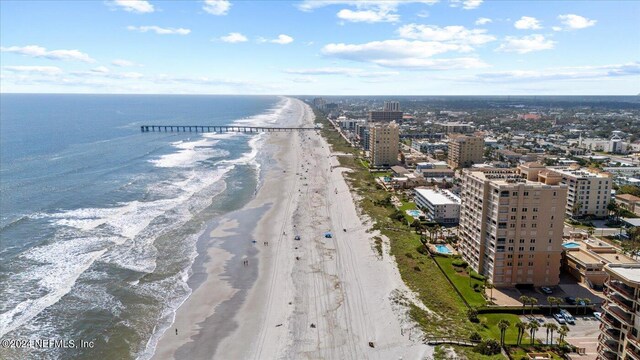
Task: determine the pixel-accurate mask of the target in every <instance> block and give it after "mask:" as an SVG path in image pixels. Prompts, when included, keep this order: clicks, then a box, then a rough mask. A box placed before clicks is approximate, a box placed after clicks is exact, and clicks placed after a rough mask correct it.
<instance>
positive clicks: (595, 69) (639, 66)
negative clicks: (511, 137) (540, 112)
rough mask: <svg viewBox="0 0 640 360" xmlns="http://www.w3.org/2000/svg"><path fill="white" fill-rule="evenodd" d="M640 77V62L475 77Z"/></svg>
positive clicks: (494, 79)
mask: <svg viewBox="0 0 640 360" xmlns="http://www.w3.org/2000/svg"><path fill="white" fill-rule="evenodd" d="M622 76H638V77H640V62H638V61H636V62H631V63H627V64H610V65H601V66H576V67H565V68H552V69H541V70H513V71H500V72H491V73H482V74H478V75H475V76H474V79H475V80H477V81H481V82H507V83H510V82H515V81H528V82H534V81H552V80H596V79H603V78H611V77H622Z"/></svg>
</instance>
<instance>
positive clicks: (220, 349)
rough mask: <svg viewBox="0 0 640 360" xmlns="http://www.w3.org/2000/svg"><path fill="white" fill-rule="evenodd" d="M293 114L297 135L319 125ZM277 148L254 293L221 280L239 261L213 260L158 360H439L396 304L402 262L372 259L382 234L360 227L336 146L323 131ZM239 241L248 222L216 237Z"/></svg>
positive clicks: (215, 252)
mask: <svg viewBox="0 0 640 360" xmlns="http://www.w3.org/2000/svg"><path fill="white" fill-rule="evenodd" d="M292 108H293V110H294V112H295V113H297V116H295V117H294V121H295V125H304V126H312V125H313V122H314V115H313V112H312V110H311V109H310V108H309V107H308V106H307V105H306V104H304V103H303V102H301V101H299V100H293V104H292ZM288 125H289V124H288ZM268 146H269V147H270V148H271V149H272V151H274V158H275V159H276V160H277V166H276V165H274V166H273V167H272V168H270V169H266V175H265V178H264V182H263V185H262V187H261V188H260V190H259V191H258V193H257V194H256V197H255V199H253V200H252V201H251V202H250V203H249V204H248V205H247V208H259V207H264V206H265V205H268V206H269V209H268V210H267V211H266V212H265V213H264V216H262V217H261V218H260V220H259V221H258V223H257V226H256V227H255V230H254V231H253V234H252V237H253V239H255V244H254V245H253V246H255V247H256V248H257V250H258V251H257V255H255V258H251V260H250V261H251V263H250V264H249V265H250V267H251V268H253V267H255V270H256V272H257V275H256V279H255V282H253V283H252V285H251V286H250V287H249V288H247V289H240V288H234V287H233V286H230V285H229V281H228V279H225V278H223V277H221V276H220V274H221V273H222V271H223V269H224V268H228V267H229V266H231V265H234V264H229V262H230V261H232V260H231V259H235V257H233V256H232V255H230V254H228V253H225V251H222V250H220V249H217V248H215V247H212V248H211V249H208V252H209V256H210V257H211V260H210V261H209V262H208V263H207V264H206V269H207V270H206V271H207V277H206V280H205V281H204V282H203V283H202V284H201V285H200V286H199V287H198V288H197V289H195V290H194V292H193V294H192V295H191V297H189V298H188V299H187V300H186V301H185V303H184V304H183V306H181V307H180V308H179V309H178V311H177V313H176V317H175V321H174V324H173V325H172V326H171V327H170V328H169V330H167V331H166V332H165V334H164V336H163V337H162V338H161V339H160V341H159V343H158V347H157V349H156V352H155V357H156V358H159V359H166V358H185V356H189V358H192V359H193V358H195V359H200V358H203V359H204V358H207V359H209V358H211V359H427V358H431V356H432V355H433V348H432V347H430V346H428V345H425V344H423V343H422V342H421V337H422V334H421V332H420V331H419V330H418V329H417V328H416V327H415V324H414V323H413V322H412V321H410V320H409V319H408V316H407V314H406V311H407V309H406V308H405V307H403V306H401V305H398V304H397V303H396V301H395V300H394V299H397V294H405V295H406V297H408V298H411V294H410V292H409V291H408V290H407V288H406V286H405V285H404V283H403V282H402V280H401V278H400V274H399V272H398V269H397V267H396V265H395V261H394V259H393V258H391V257H389V255H388V254H384V256H382V257H380V256H379V255H378V254H377V253H376V252H375V251H374V249H373V239H372V237H373V236H374V235H375V234H373V233H368V232H367V229H368V228H369V227H370V226H368V225H366V224H364V223H363V221H362V220H361V219H360V217H359V215H358V213H357V210H356V207H355V204H354V201H353V198H352V195H351V192H350V190H349V188H348V186H347V184H346V182H345V180H344V178H343V175H342V171H343V170H344V169H341V168H340V167H339V163H338V160H337V158H336V156H334V154H332V153H331V150H330V148H329V146H328V144H327V142H326V141H325V140H324V139H323V138H322V137H321V136H320V135H319V134H318V133H316V132H308V133H289V134H269V139H268ZM234 231H239V229H238V222H237V221H235V220H233V219H232V217H229V219H227V221H221V223H220V225H219V226H218V228H216V229H215V230H213V231H212V232H211V236H212V237H224V236H228V235H229V234H233V233H234ZM327 232H330V233H331V235H332V236H331V237H330V238H328V237H325V233H327ZM295 235H299V236H300V240H295V239H294V237H295ZM267 243H268V244H267ZM247 259H249V258H247ZM243 261H244V260H243ZM243 264H244V263H243ZM247 271H251V270H250V269H247ZM239 292H243V294H244V296H242V300H241V301H238V303H237V304H236V305H237V306H236V307H229V306H221V304H223V303H225V301H229V299H231V298H233V297H234V295H236V294H238V293H239ZM394 296H395V297H394ZM221 311H226V313H224V314H221V313H220V312H221ZM212 327H215V328H216V329H219V330H218V331H213V330H212V329H211V328H212ZM173 328H176V329H181V330H180V333H179V334H174V333H173ZM370 343H371V344H372V345H373V346H374V347H371V346H370V345H371V344H370ZM187 350H188V351H187ZM187 354H189V355H187Z"/></svg>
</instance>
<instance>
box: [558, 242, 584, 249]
mask: <svg viewBox="0 0 640 360" xmlns="http://www.w3.org/2000/svg"><path fill="white" fill-rule="evenodd" d="M562 246H563V247H565V248H567V249H575V248H579V247H580V244H578V243H576V242H568V243H564V244H562Z"/></svg>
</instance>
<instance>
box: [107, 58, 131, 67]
mask: <svg viewBox="0 0 640 360" xmlns="http://www.w3.org/2000/svg"><path fill="white" fill-rule="evenodd" d="M111 65H115V66H118V67H131V66H136V65H137V64H136V63H134V62H133V61H129V60H124V59H115V60H113V61H112V62H111Z"/></svg>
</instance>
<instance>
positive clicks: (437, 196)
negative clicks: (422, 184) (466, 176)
mask: <svg viewBox="0 0 640 360" xmlns="http://www.w3.org/2000/svg"><path fill="white" fill-rule="evenodd" d="M414 190H415V191H416V192H417V193H418V194H420V195H421V196H422V197H424V198H426V199H428V200H429V202H430V203H432V204H433V205H449V204H451V205H460V198H459V197H458V196H456V195H455V194H454V193H452V192H451V191H449V190H432V189H414Z"/></svg>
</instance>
